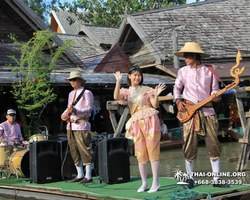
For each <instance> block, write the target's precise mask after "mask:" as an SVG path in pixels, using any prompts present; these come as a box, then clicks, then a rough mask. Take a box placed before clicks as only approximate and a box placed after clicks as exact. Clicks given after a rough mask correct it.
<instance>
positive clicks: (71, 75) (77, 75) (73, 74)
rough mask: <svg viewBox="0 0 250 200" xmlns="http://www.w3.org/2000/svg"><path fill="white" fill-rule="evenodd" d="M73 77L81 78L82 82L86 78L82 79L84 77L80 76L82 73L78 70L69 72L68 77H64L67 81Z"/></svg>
mask: <svg viewBox="0 0 250 200" xmlns="http://www.w3.org/2000/svg"><path fill="white" fill-rule="evenodd" d="M73 78H79V79H81V81H82V82H83V83H85V82H86V80H84V79H83V78H82V75H81V73H80V72H70V75H69V78H65V81H69V80H70V79H73Z"/></svg>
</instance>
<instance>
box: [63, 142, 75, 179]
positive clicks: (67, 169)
mask: <svg viewBox="0 0 250 200" xmlns="http://www.w3.org/2000/svg"><path fill="white" fill-rule="evenodd" d="M59 144H60V159H61V170H60V172H61V175H62V179H63V180H69V179H73V178H74V177H76V176H77V171H76V167H75V165H74V162H73V159H72V156H71V154H70V150H69V146H68V140H63V141H59Z"/></svg>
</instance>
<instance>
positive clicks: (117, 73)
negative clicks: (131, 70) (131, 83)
mask: <svg viewBox="0 0 250 200" xmlns="http://www.w3.org/2000/svg"><path fill="white" fill-rule="evenodd" d="M113 74H114V76H115V79H116V81H119V82H121V80H122V73H121V72H120V71H117V72H115V73H113Z"/></svg>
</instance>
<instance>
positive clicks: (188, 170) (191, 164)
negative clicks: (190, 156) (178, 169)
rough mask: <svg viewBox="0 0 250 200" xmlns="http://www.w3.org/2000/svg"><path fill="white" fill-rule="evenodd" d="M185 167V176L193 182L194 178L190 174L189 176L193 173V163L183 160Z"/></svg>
mask: <svg viewBox="0 0 250 200" xmlns="http://www.w3.org/2000/svg"><path fill="white" fill-rule="evenodd" d="M185 166H186V171H187V174H188V175H189V177H190V179H193V180H194V177H193V176H192V174H191V172H193V171H194V163H193V162H189V161H187V160H185Z"/></svg>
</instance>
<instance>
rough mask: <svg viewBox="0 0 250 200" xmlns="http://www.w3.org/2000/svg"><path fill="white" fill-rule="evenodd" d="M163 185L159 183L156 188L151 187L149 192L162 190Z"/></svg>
mask: <svg viewBox="0 0 250 200" xmlns="http://www.w3.org/2000/svg"><path fill="white" fill-rule="evenodd" d="M160 187H161V185H160V184H159V185H158V186H157V187H156V188H155V189H150V190H149V191H148V193H154V192H157V191H159V190H160Z"/></svg>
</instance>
